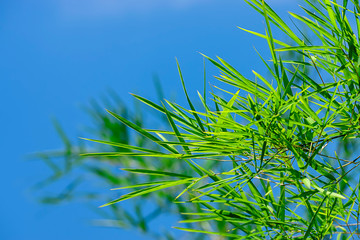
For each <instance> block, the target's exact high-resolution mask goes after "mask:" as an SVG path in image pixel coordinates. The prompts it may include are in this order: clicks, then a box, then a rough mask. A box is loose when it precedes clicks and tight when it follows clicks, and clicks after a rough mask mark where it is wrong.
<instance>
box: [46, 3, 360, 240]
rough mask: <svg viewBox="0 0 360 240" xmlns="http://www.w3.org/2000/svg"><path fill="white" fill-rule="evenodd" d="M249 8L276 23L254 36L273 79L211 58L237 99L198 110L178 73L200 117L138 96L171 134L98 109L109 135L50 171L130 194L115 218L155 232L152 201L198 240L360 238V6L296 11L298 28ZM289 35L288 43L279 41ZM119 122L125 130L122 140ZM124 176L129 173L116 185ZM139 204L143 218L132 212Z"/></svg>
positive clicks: (209, 101)
mask: <svg viewBox="0 0 360 240" xmlns="http://www.w3.org/2000/svg"><path fill="white" fill-rule="evenodd" d="M246 2H247V3H248V4H250V5H251V6H252V7H253V8H254V9H255V10H256V11H257V12H259V13H260V14H261V15H263V16H264V22H265V32H264V33H257V32H254V31H250V30H245V29H243V30H245V31H247V32H250V33H252V34H255V35H257V36H259V37H261V38H263V39H265V40H266V41H267V43H268V46H269V50H270V54H271V60H270V61H267V60H265V59H264V66H265V69H267V71H268V72H269V73H270V74H269V76H263V75H261V74H260V73H258V71H255V70H254V71H253V73H254V77H253V78H251V79H250V78H247V77H245V76H244V75H242V74H241V73H240V72H238V71H237V70H236V69H235V68H233V67H232V66H231V65H230V64H229V63H227V62H226V61H225V60H223V59H221V58H218V59H217V60H214V59H211V58H209V57H206V56H205V57H206V58H207V59H208V60H209V61H210V62H211V63H212V64H213V65H214V66H215V67H216V68H218V69H219V70H220V72H221V73H220V75H219V76H218V77H216V78H217V79H218V80H219V81H221V82H223V83H225V84H227V85H229V86H232V87H233V90H224V89H221V88H217V91H218V92H212V93H211V96H210V97H206V96H204V95H205V94H203V95H201V94H199V99H200V101H201V103H202V105H203V106H202V107H201V108H195V104H194V103H193V102H192V100H191V99H190V98H189V96H188V94H187V91H186V88H185V82H184V80H183V77H182V73H181V70H180V67H179V65H178V69H179V73H180V79H181V81H182V83H183V87H184V92H185V96H186V99H187V101H188V105H189V106H188V108H184V107H182V106H179V105H178V104H176V103H174V102H170V101H166V100H164V101H163V102H162V103H160V104H156V103H154V102H152V101H150V100H147V99H145V98H143V97H140V96H136V95H135V96H134V97H135V98H136V99H138V100H139V101H141V102H143V103H145V104H146V105H148V106H150V107H152V108H154V109H155V110H157V111H158V112H160V113H161V114H163V116H164V117H165V118H163V119H165V121H164V120H163V121H164V122H167V125H161V126H160V128H159V129H156V130H153V129H146V128H144V127H143V125H142V121H141V120H139V119H138V118H135V119H134V118H132V117H131V116H133V115H128V116H127V115H126V114H125V113H124V112H122V111H121V109H120V110H119V109H118V110H117V109H111V110H109V111H108V112H109V113H110V115H111V116H110V115H104V114H99V113H100V112H101V111H96V114H95V115H94V116H95V117H96V118H97V117H100V116H101V117H100V119H102V120H101V121H100V122H99V123H101V126H106V127H105V128H102V129H100V134H99V135H97V139H88V140H90V141H92V142H95V143H98V145H92V146H95V148H93V149H83V150H82V151H81V152H82V153H83V154H82V156H84V157H86V158H85V159H82V160H81V161H76V159H78V158H79V157H78V155H77V151H74V150H73V149H71V147H70V146H71V145H70V144H66V146H67V149H66V150H65V152H63V153H65V167H64V169H65V170H64V171H62V170H57V169H59V167H56V166H55V165H54V164H50V165H51V166H53V165H54V167H53V168H54V169H55V176H59V173H57V172H58V171H60V176H61V175H62V174H63V172H67V171H68V170H69V169H71V166H72V165H76V166H78V167H80V168H83V169H84V170H85V172H92V173H94V174H95V175H96V176H98V177H99V178H103V179H104V180H106V181H108V182H109V183H110V184H111V185H113V186H114V187H117V188H122V189H125V188H126V189H129V191H128V192H126V193H125V194H119V196H117V197H114V198H113V199H112V200H111V201H108V202H107V203H104V205H103V208H104V209H107V208H109V209H111V210H112V213H113V215H114V216H115V218H114V219H116V220H118V221H119V222H121V223H122V224H123V223H127V224H128V225H135V226H138V227H140V228H141V229H143V230H144V231H146V229H147V228H146V224H147V223H148V221H149V220H148V219H147V218H146V216H143V215H142V214H141V210H139V209H141V208H142V207H144V205H142V203H143V199H149V200H151V201H152V203H153V205H154V206H156V207H158V208H159V210H158V211H159V212H163V211H165V212H167V211H168V212H172V213H174V214H175V215H177V216H178V217H179V218H181V219H180V223H179V227H177V228H178V229H180V230H184V231H185V232H190V233H191V234H194V235H192V236H191V238H195V237H199V238H201V237H202V236H204V237H210V236H217V237H218V238H222V239H228V238H229V239H232V238H234V239H250V238H253V239H335V238H337V239H355V238H358V236H359V235H360V231H359V226H360V223H359V222H360V220H359V219H360V204H359V189H360V184H359V181H360V178H359V174H356V172H357V171H358V169H359V164H360V161H359V158H360V156H358V155H359V152H358V149H357V144H358V141H357V138H358V136H359V134H358V133H359V121H360V114H359V111H360V107H359V100H360V95H359V91H360V69H359V68H360V46H359V35H360V34H359V33H360V21H359V17H360V6H359V1H358V0H350V1H347V0H343V1H341V2H332V1H330V0H317V1H308V0H304V1H303V3H304V4H306V7H301V8H302V9H303V14H297V13H290V15H291V16H292V18H293V21H294V22H295V23H296V27H290V26H289V25H288V24H287V23H286V22H285V21H283V20H282V19H281V18H280V17H279V15H278V14H276V13H275V12H274V11H273V9H272V8H271V7H270V6H269V5H268V4H267V3H266V2H265V1H262V0H248V1H246ZM274 28H277V31H273V29H274ZM304 30H306V32H307V35H304V34H303V33H302V31H304ZM279 31H280V32H283V33H284V35H285V36H287V38H288V39H289V41H288V42H284V41H282V40H280V38H279V37H281V36H274V34H273V32H277V33H278V32H279ZM277 35H278V34H277ZM288 52H291V53H292V54H284V53H288ZM205 93H206V91H205ZM222 95H224V96H225V97H220V96H222ZM105 119H106V121H105ZM116 121H118V122H116ZM106 123H107V124H108V125H106ZM112 124H114V125H113V126H116V127H114V128H115V129H119V131H115V133H113V132H111V130H110V129H111V128H112V127H111V128H110V127H109V126H112ZM125 125H126V126H127V127H128V128H126V127H125ZM99 126H100V124H99ZM120 129H121V130H120ZM130 129H132V132H135V133H137V134H136V135H133V134H132V133H131V134H130V132H128V131H130ZM107 131H109V133H107V134H106V133H105V132H107ZM103 133H104V134H103ZM61 135H63V134H61ZM65 143H67V141H65ZM73 153H76V154H75V155H73ZM45 159H47V161H48V162H50V159H49V158H48V157H47V156H46V157H45ZM90 162H93V164H94V165H88V163H90ZM75 163H76V164H75ZM89 166H90V167H89ZM94 166H95V167H94ZM118 166H121V167H122V168H123V173H122V174H119V175H114V173H113V171H114V169H116V168H118ZM129 199H131V201H134V202H133V203H134V212H136V213H137V215H136V216H137V217H136V218H130V217H128V216H129V215H130V213H129V212H128V211H126V210H125V209H124V205H123V203H122V201H125V200H129ZM199 233H200V234H199ZM161 236H163V237H166V236H167V234H163V235H161Z"/></svg>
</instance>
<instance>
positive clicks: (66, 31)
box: [0, 0, 295, 240]
mask: <svg viewBox="0 0 360 240" xmlns="http://www.w3.org/2000/svg"><path fill="white" fill-rule="evenodd" d="M269 2H270V3H272V4H273V6H274V7H275V8H276V9H278V10H279V11H280V13H282V14H284V13H285V10H289V9H290V8H293V6H294V5H295V4H294V2H291V3H289V2H290V1H281V0H274V1H269ZM236 26H242V27H245V28H248V29H253V30H258V31H263V29H264V27H263V19H262V18H261V17H260V16H259V15H258V14H256V13H255V11H254V10H252V9H251V8H250V7H248V6H247V5H246V4H245V3H244V2H243V1H241V0H222V1H215V0H197V1H194V0H172V1H165V0H138V1H130V0H32V1H28V0H26V1H25V0H14V1H2V2H1V3H0V32H1V34H0V53H1V54H0V66H1V67H0V69H1V71H0V78H1V79H2V80H1V83H2V94H1V95H0V98H1V108H2V117H1V120H0V121H1V126H2V133H3V134H2V135H1V138H0V139H1V146H2V147H1V149H2V153H3V154H2V162H3V165H2V166H3V171H2V174H1V185H2V186H1V187H2V189H3V193H2V198H1V205H0V211H1V213H2V214H1V217H0V239H4V240H7V239H9V240H10V239H11V240H12V239H37V240H41V239H50V238H51V239H99V238H101V237H103V236H106V237H107V238H108V239H115V238H117V237H121V236H122V237H124V238H125V239H127V237H129V236H131V238H132V239H145V238H144V236H142V235H139V234H137V233H135V232H132V231H125V230H117V229H105V228H95V227H92V226H91V225H90V220H91V219H95V218H96V215H95V214H93V213H91V211H90V210H89V209H88V208H87V207H86V206H85V204H82V203H81V202H76V203H67V204H64V205H58V206H44V205H40V204H39V203H37V202H36V199H35V198H34V196H33V192H32V191H31V190H30V188H31V186H33V185H34V184H35V183H36V182H38V181H40V180H41V179H43V178H44V177H46V176H47V171H48V169H47V168H46V167H45V166H43V164H41V163H40V162H37V161H29V160H27V159H26V155H27V154H30V153H33V152H37V151H41V150H46V149H56V148H59V147H61V141H60V139H59V138H58V137H57V135H56V132H55V130H54V128H53V126H52V123H51V117H52V116H55V117H56V118H57V119H58V120H59V121H60V122H61V123H62V125H63V127H64V129H65V130H66V131H67V133H68V134H69V136H71V137H72V138H76V137H77V136H78V135H77V134H78V132H79V129H81V126H83V125H85V124H87V123H88V122H89V119H88V118H87V117H86V115H85V114H84V113H83V112H82V111H81V109H80V106H81V105H85V104H86V103H87V102H88V101H89V100H90V99H91V98H97V97H100V96H101V95H104V94H105V93H106V90H107V89H108V88H112V89H113V90H114V91H116V92H117V93H118V94H119V95H120V96H121V98H122V99H123V100H124V101H125V102H128V103H129V104H130V105H131V104H132V99H131V97H130V96H129V94H128V93H129V92H135V93H137V94H140V95H143V96H145V97H148V98H154V97H155V88H154V86H153V82H152V76H153V75H154V74H157V75H158V76H159V78H160V81H161V83H162V85H163V87H164V89H165V90H166V92H167V96H170V95H176V96H177V98H178V99H181V97H182V92H181V91H179V89H180V82H179V78H178V75H177V69H176V63H175V57H177V58H178V60H179V61H180V64H181V66H182V70H183V73H184V77H185V81H186V83H187V86H188V88H189V89H191V90H190V94H192V95H193V96H194V95H195V93H196V90H201V89H202V84H203V82H202V79H203V77H202V76H203V72H202V70H203V65H202V61H203V59H202V57H201V56H200V54H199V53H198V52H202V53H204V54H206V55H208V56H210V57H215V56H217V55H219V56H221V57H222V58H224V59H226V60H227V61H229V62H230V63H232V64H233V65H234V66H235V67H237V68H238V69H239V70H240V71H242V72H244V73H245V74H246V75H250V74H251V69H256V67H258V66H259V63H260V61H259V59H258V57H257V55H256V53H255V51H254V49H253V47H254V46H255V47H256V48H257V49H258V50H259V51H260V52H261V53H262V54H264V55H265V56H266V54H267V52H266V47H265V46H266V43H265V42H264V41H262V40H259V39H257V38H256V37H253V36H251V35H249V34H247V33H245V32H242V31H241V30H239V29H237V28H236ZM209 65H210V64H208V66H209ZM259 68H261V66H259ZM212 71H213V70H211V68H209V77H211V74H216V72H212ZM213 82H215V81H213ZM4 189H5V191H4ZM130 234H131V235H130Z"/></svg>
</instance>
